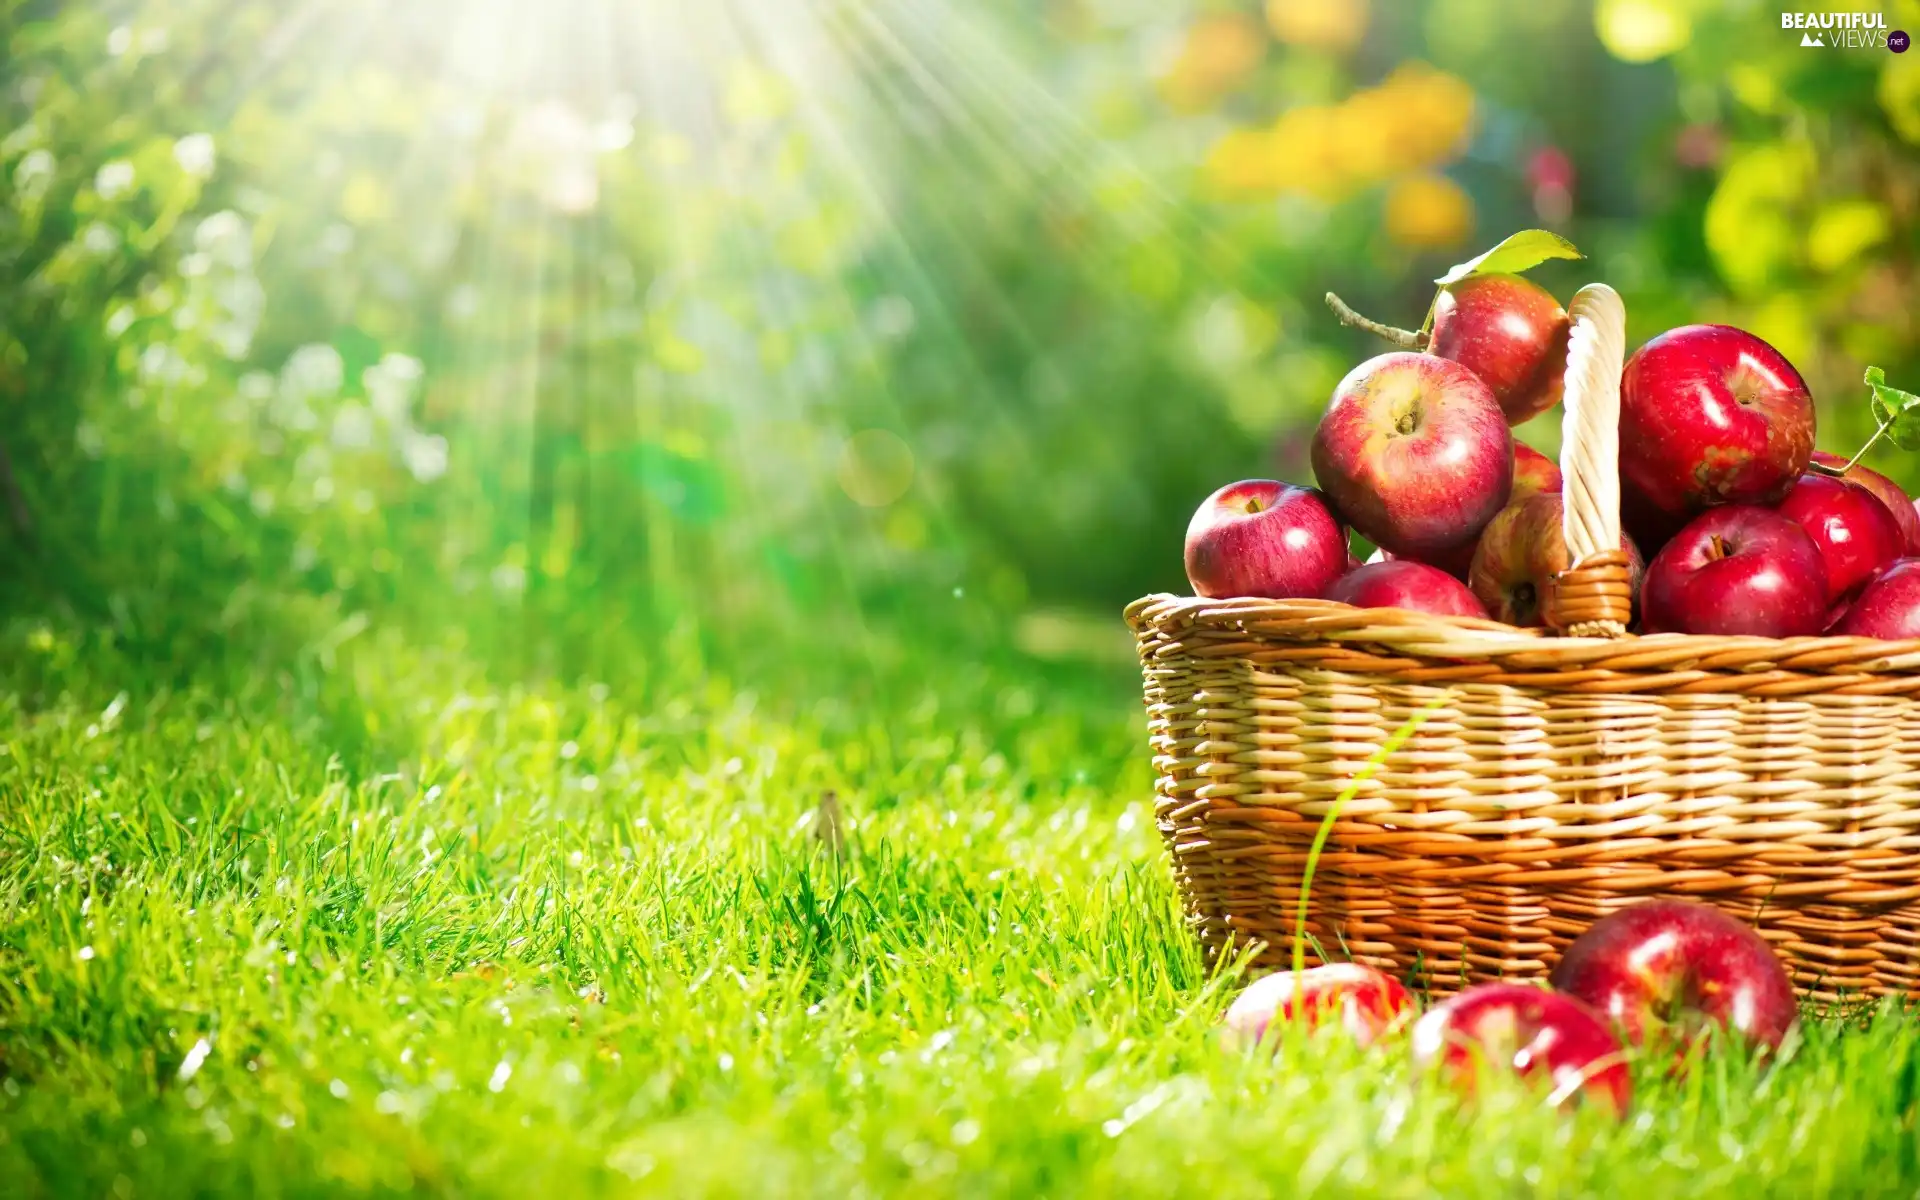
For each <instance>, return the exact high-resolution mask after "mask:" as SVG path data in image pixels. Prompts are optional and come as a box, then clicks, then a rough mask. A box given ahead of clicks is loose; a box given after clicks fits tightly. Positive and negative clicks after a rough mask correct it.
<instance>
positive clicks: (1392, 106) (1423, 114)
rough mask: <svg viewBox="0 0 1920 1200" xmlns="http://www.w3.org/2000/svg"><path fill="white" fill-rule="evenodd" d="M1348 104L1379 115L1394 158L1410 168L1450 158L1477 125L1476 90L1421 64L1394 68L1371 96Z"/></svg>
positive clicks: (1359, 98)
mask: <svg viewBox="0 0 1920 1200" xmlns="http://www.w3.org/2000/svg"><path fill="white" fill-rule="evenodd" d="M1348 103H1350V104H1363V105H1365V106H1367V108H1368V110H1369V111H1370V112H1374V113H1377V114H1379V118H1380V120H1381V121H1382V123H1383V125H1384V126H1385V128H1386V129H1387V130H1389V131H1390V135H1391V136H1392V138H1393V139H1394V147H1395V151H1394V152H1395V154H1396V155H1397V156H1398V157H1399V159H1400V161H1401V162H1402V163H1403V164H1405V165H1409V166H1412V165H1434V164H1438V163H1442V162H1446V161H1447V160H1449V159H1451V158H1452V157H1453V156H1454V155H1456V154H1458V153H1459V152H1460V150H1461V148H1462V146H1464V145H1465V143H1466V139H1467V131H1468V129H1469V127H1470V126H1471V125H1472V123H1473V89H1472V88H1471V87H1469V86H1467V83H1466V81H1464V80H1462V79H1460V78H1459V77H1458V76H1454V75H1449V74H1447V73H1446V72H1445V71H1440V70H1436V69H1434V68H1433V67H1430V66H1428V65H1427V64H1425V63H1422V62H1410V63H1404V64H1402V65H1400V66H1398V67H1395V68H1394V71H1393V74H1391V75H1389V76H1387V78H1386V79H1385V80H1383V81H1382V82H1381V84H1380V86H1379V87H1378V88H1375V89H1374V90H1373V92H1372V93H1371V94H1367V93H1362V94H1361V95H1359V96H1356V97H1354V99H1353V100H1351V101H1349V102H1348Z"/></svg>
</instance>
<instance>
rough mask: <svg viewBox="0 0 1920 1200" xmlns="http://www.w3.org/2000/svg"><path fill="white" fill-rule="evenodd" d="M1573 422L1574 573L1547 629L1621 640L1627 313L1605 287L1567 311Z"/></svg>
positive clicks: (1566, 527) (1570, 526)
mask: <svg viewBox="0 0 1920 1200" xmlns="http://www.w3.org/2000/svg"><path fill="white" fill-rule="evenodd" d="M1567 317H1568V320H1569V321H1570V323H1571V330H1570V332H1569V335H1568V343H1567V375H1566V391H1565V399H1564V401H1563V403H1564V404H1565V406H1566V415H1565V417H1564V418H1563V420H1562V424H1561V445H1560V474H1561V478H1562V480H1563V482H1562V486H1561V493H1562V501H1563V508H1562V512H1563V516H1562V526H1561V532H1562V533H1563V535H1564V536H1565V538H1566V542H1567V560H1568V562H1570V563H1571V564H1572V566H1571V567H1570V568H1569V569H1567V570H1565V571H1563V572H1561V573H1560V575H1559V576H1558V577H1557V578H1555V580H1554V583H1553V586H1552V587H1551V588H1550V589H1548V591H1549V594H1548V595H1547V596H1546V597H1544V600H1545V602H1546V603H1545V613H1544V615H1545V618H1546V621H1547V624H1548V625H1549V626H1551V627H1552V628H1553V629H1555V630H1557V631H1559V632H1560V633H1563V634H1566V635H1568V636H1570V637H1619V636H1621V635H1622V634H1624V633H1625V632H1626V631H1627V623H1628V621H1630V620H1631V619H1632V609H1633V592H1632V585H1631V581H1630V576H1629V573H1628V566H1627V562H1628V560H1627V555H1626V552H1625V551H1623V550H1622V549H1621V548H1620V372H1621V367H1622V364H1623V362H1624V360H1625V358H1626V348H1627V310H1626V306H1625V305H1623V304H1622V303H1621V302H1620V295H1619V293H1618V292H1615V291H1614V290H1613V289H1612V288H1610V287H1608V286H1607V285H1606V284H1604V283H1590V284H1588V285H1587V286H1586V287H1583V288H1581V289H1580V290H1579V291H1578V292H1576V293H1574V297H1573V302H1572V303H1571V304H1569V305H1567Z"/></svg>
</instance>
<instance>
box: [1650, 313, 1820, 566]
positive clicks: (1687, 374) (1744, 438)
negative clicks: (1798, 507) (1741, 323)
mask: <svg viewBox="0 0 1920 1200" xmlns="http://www.w3.org/2000/svg"><path fill="white" fill-rule="evenodd" d="M1813 428H1814V416H1813V397H1812V396H1811V395H1810V394H1809V393H1808V391H1807V385H1806V382H1805V381H1804V380H1802V379H1801V378H1800V373H1799V372H1798V371H1796V370H1794V369H1793V364H1792V363H1790V362H1788V361H1787V360H1786V358H1785V357H1784V356H1783V355H1781V353H1780V352H1779V351H1778V350H1775V349H1774V348H1773V347H1772V346H1769V345H1768V344H1767V343H1765V342H1763V341H1761V340H1760V339H1759V338H1757V337H1755V336H1754V335H1752V334H1751V333H1748V332H1746V331H1745V330H1742V329H1735V328H1733V327H1732V326H1730V325H1685V326H1682V327H1680V328H1678V329H1669V330H1668V331H1667V332H1665V333H1663V334H1661V335H1660V336H1659V337H1656V338H1654V339H1653V340H1651V341H1649V342H1647V343H1646V344H1645V345H1643V346H1641V347H1640V348H1639V349H1638V350H1636V351H1634V352H1633V355H1632V357H1630V358H1629V359H1627V362H1626V367H1625V370H1624V373H1623V374H1622V376H1621V380H1620V488H1621V493H1622V508H1623V511H1625V512H1627V513H1628V514H1630V521H1629V528H1630V530H1631V531H1632V532H1633V534H1634V535H1635V537H1636V538H1638V539H1641V540H1643V541H1648V542H1649V544H1658V542H1659V541H1662V540H1664V539H1665V535H1666V534H1667V533H1670V532H1672V531H1673V530H1674V529H1677V528H1678V527H1679V526H1680V525H1681V524H1684V523H1685V521H1686V520H1687V519H1688V518H1689V517H1691V516H1693V515H1694V514H1695V513H1698V512H1700V511H1701V510H1702V509H1706V508H1710V507H1712V506H1714V505H1721V504H1774V503H1777V502H1778V501H1779V500H1780V498H1781V497H1782V496H1784V495H1786V493H1787V489H1788V488H1790V487H1792V486H1793V483H1794V481H1795V480H1796V479H1798V478H1799V477H1800V474H1801V472H1803V471H1805V470H1806V467H1807V461H1808V459H1809V458H1810V457H1811V455H1812V453H1813Z"/></svg>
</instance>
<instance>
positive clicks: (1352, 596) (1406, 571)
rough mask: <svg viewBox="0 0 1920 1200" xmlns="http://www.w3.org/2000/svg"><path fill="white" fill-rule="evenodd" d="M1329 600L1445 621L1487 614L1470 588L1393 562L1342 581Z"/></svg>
mask: <svg viewBox="0 0 1920 1200" xmlns="http://www.w3.org/2000/svg"><path fill="white" fill-rule="evenodd" d="M1327 599H1329V600H1338V601H1339V602H1340V603H1342V604H1351V605H1353V606H1354V607H1355V608H1404V609H1407V610H1409V611H1411V612H1424V613H1433V614H1434V615H1436V616H1442V617H1479V618H1481V619H1482V620H1485V619H1486V615H1487V610H1486V609H1485V608H1483V607H1481V604H1480V601H1478V600H1476V599H1474V596H1473V593H1472V592H1470V591H1468V590H1467V585H1466V584H1464V583H1461V582H1460V581H1459V580H1458V579H1455V578H1454V577H1453V576H1451V575H1449V574H1447V573H1446V572H1445V571H1442V570H1441V569H1440V568H1438V567H1430V566H1428V565H1426V564H1425V563H1417V562H1408V561H1404V560H1399V559H1396V560H1393V561H1391V562H1377V563H1369V564H1367V565H1366V566H1363V567H1360V568H1358V569H1357V570H1353V571H1349V572H1348V573H1347V574H1345V575H1342V576H1341V577H1340V580H1339V582H1337V583H1335V584H1334V585H1333V586H1332V587H1331V588H1328V589H1327Z"/></svg>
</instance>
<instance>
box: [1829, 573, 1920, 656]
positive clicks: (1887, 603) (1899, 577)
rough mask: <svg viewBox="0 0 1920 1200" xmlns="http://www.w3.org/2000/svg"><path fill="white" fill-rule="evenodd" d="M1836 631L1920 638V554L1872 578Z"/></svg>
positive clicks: (1901, 638) (1859, 634) (1855, 634)
mask: <svg viewBox="0 0 1920 1200" xmlns="http://www.w3.org/2000/svg"><path fill="white" fill-rule="evenodd" d="M1833 632H1834V633H1836V634H1839V635H1840V636H1841V637H1871V638H1888V639H1891V640H1896V641H1900V640H1905V639H1907V638H1920V558H1903V559H1901V560H1899V561H1898V562H1896V563H1894V564H1893V565H1892V566H1890V567H1888V568H1887V569H1886V570H1884V571H1882V572H1880V574H1879V575H1877V576H1875V577H1874V578H1873V579H1871V580H1869V581H1868V583H1867V586H1866V587H1864V588H1862V589H1861V591H1860V595H1859V596H1858V598H1856V599H1855V600H1854V602H1853V604H1852V605H1851V606H1850V607H1849V608H1848V609H1847V611H1846V612H1845V613H1844V614H1842V615H1841V617H1840V620H1839V621H1838V622H1837V623H1835V625H1834V627H1833Z"/></svg>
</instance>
